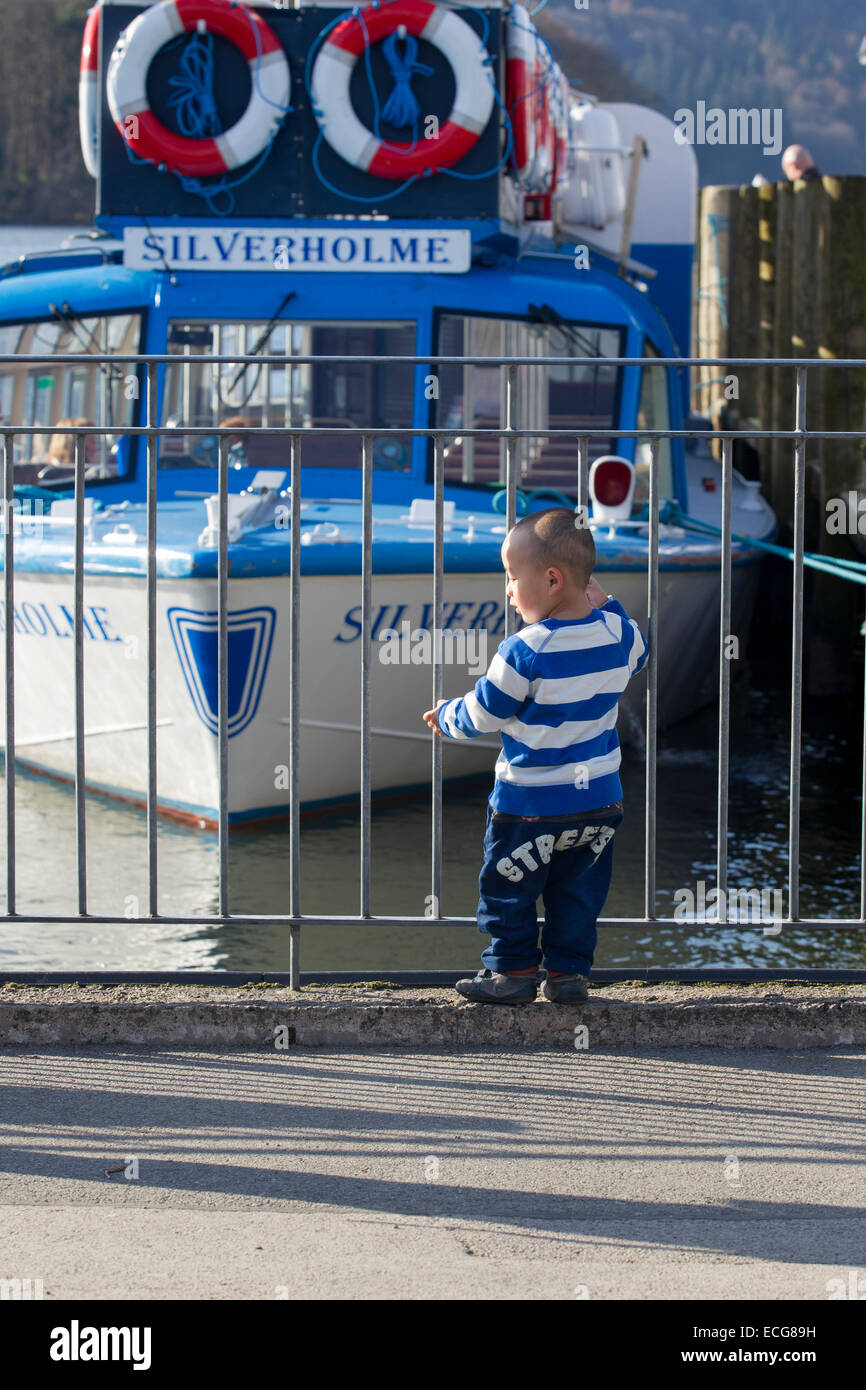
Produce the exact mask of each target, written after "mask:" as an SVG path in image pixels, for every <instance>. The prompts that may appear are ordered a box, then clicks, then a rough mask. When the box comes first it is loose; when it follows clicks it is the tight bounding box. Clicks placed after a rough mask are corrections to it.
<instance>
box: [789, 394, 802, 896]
mask: <svg viewBox="0 0 866 1390" xmlns="http://www.w3.org/2000/svg"><path fill="white" fill-rule="evenodd" d="M795 413H796V424H795V426H794V428H795V429H796V430H797V432H798V435H799V434H800V432H801V431H805V429H806V368H805V367H798V368H797V385H796V395H795ZM805 510H806V441H805V439H803V438H802V437H799V438H796V439H795V442H794V611H793V618H792V624H791V772H790V789H789V795H790V803H791V804H790V827H789V835H788V919H789V921H791V922H795V921H796V920H797V918H798V917H799V915H800V752H801V742H802V733H803V531H804V517H805Z"/></svg>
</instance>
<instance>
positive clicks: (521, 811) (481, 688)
mask: <svg viewBox="0 0 866 1390" xmlns="http://www.w3.org/2000/svg"><path fill="white" fill-rule="evenodd" d="M648 655H649V648H648V646H647V642H646V639H645V637H644V636H643V633H642V632H641V630H640V628H639V627H638V625H637V623H636V622H635V621H634V619H633V618H630V617H629V616H628V614H627V613H626V611H625V609H624V608H623V606H622V604H621V603H618V602H617V600H616V599H611V600H610V601H609V602H608V603H606V604H605V605H604V607H603V608H596V609H595V610H594V611H593V612H592V613H591V614H589V616H588V617H586V618H546V619H545V620H544V621H543V622H540V623H533V624H532V625H531V626H530V627H526V628H523V629H522V630H521V631H520V632H516V633H515V634H514V635H513V636H512V637H506V639H505V641H504V642H501V643H500V645H499V649H498V651H497V653H496V655H495V656H494V658H493V660H492V661H491V663H490V666H489V668H488V671H487V674H486V675H485V676H482V677H481V679H480V680H479V681H478V683H477V685H476V686H475V689H474V691H471V692H470V693H469V694H468V695H464V696H462V697H461V698H460V699H456V700H449V701H448V702H447V703H446V704H444V705H440V707H439V710H438V713H437V721H438V724H439V728H440V729H441V730H442V732H443V734H445V735H446V736H447V737H448V738H453V739H466V738H478V737H479V736H480V735H481V734H488V733H491V732H493V731H497V732H499V733H500V734H501V736H502V752H501V753H500V755H499V757H498V758H497V760H496V783H495V786H494V789H493V792H492V794H491V797H490V805H491V806H492V807H493V809H494V810H496V811H507V812H508V813H509V814H510V815H517V816H559V815H567V814H569V813H570V812H572V811H590V810H595V809H596V808H597V807H599V806H608V805H610V803H611V802H612V801H619V800H620V799H621V797H622V783H621V782H620V780H619V765H620V760H621V753H620V747H619V739H618V738H617V733H616V715H617V701H618V700H619V697H620V696H621V695H622V692H623V691H624V690H625V688H626V686H627V685H628V682H629V680H630V678H631V677H632V676H633V675H635V674H636V673H637V672H638V671H639V670H640V669H641V667H642V666H643V665H644V663H645V662H646V659H647V656H648Z"/></svg>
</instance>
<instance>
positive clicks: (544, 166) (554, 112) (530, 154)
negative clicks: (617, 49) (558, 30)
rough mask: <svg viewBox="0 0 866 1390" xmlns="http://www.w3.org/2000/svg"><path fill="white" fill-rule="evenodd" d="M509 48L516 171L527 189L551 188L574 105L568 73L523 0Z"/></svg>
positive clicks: (511, 19) (512, 17)
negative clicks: (567, 97) (568, 97)
mask: <svg viewBox="0 0 866 1390" xmlns="http://www.w3.org/2000/svg"><path fill="white" fill-rule="evenodd" d="M505 54H506V62H505V107H506V110H507V111H508V115H509V118H510V120H511V130H512V139H513V152H512V164H513V167H514V173H515V177H516V179H517V182H518V184H519V185H520V187H521V188H522V189H523V190H524V192H527V193H549V192H551V191H552V190H553V189H554V188H555V187H556V183H557V178H558V176H559V175H558V171H559V169H560V168H562V170H563V171H564V169H565V160H566V158H567V142H568V106H567V104H565V102H564V99H563V98H562V95H561V88H562V84H563V83H565V78H564V77H563V75H562V69H561V68H560V67H559V64H558V63H556V62H555V61H554V59H553V58H552V56H551V54H550V52H549V50H548V49H547V48H546V46H545V45H544V44H543V43H542V42H541V40H540V39H539V37H538V34H537V33H536V30H535V26H534V25H533V23H532V20H531V18H530V16H529V14H528V13H527V11H526V10H525V9H524V7H523V6H522V5H512V7H511V9H510V11H509V14H508V27H507V31H506V42H505ZM565 86H566V88H567V83H565ZM560 108H561V109H560Z"/></svg>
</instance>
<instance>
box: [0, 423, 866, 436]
mask: <svg viewBox="0 0 866 1390" xmlns="http://www.w3.org/2000/svg"><path fill="white" fill-rule="evenodd" d="M0 428H2V431H3V433H4V434H14V435H19V434H21V435H46V434H68V435H73V436H76V437H77V436H79V435H81V436H85V435H90V434H92V435H102V434H111V435H118V434H128V435H143V436H147V435H152V434H159V435H163V434H165V435H174V436H177V435H179V434H184V435H193V436H195V435H206V436H207V437H208V438H209V439H217V438H221V439H225V438H228V437H229V436H230V437H231V438H233V439H235V438H237V436H238V435H239V434H242V435H244V436H246V435H249V436H250V437H251V438H254V437H255V436H256V435H279V436H281V437H282V438H284V439H308V438H310V436H312V435H315V436H316V437H317V438H320V437H321V436H322V435H351V436H356V437H358V438H363V436H364V435H370V436H371V437H372V438H374V439H386V438H387V437H388V436H389V435H394V436H399V437H400V438H401V439H405V438H407V437H411V438H413V439H454V438H455V436H459V437H460V438H462V439H467V438H471V439H484V438H489V439H494V438H495V439H505V438H507V439H541V438H544V439H866V430H807V429H802V430H797V429H794V430H748V429H747V430H712V431H710V430H700V429H693V430H653V429H649V428H646V429H642V430H626V429H620V428H619V427H618V426H616V425H607V426H600V427H599V428H597V429H563V430H557V429H548V428H547V427H539V428H538V429H534V430H519V429H513V430H510V429H498V430H497V429H490V428H487V429H475V428H473V427H471V426H468V425H467V426H466V427H465V428H464V427H463V425H450V426H449V427H447V428H446V427H445V426H443V425H436V426H413V425H405V426H399V425H382V426H379V425H376V426H373V425H351V426H350V425H264V426H262V425H233V426H229V427H228V428H225V427H223V426H217V425H214V426H213V428H209V427H208V426H207V425H153V426H150V425H15V424H12V423H11V422H10V423H9V424H6V423H5V422H4V423H3V425H2V426H0Z"/></svg>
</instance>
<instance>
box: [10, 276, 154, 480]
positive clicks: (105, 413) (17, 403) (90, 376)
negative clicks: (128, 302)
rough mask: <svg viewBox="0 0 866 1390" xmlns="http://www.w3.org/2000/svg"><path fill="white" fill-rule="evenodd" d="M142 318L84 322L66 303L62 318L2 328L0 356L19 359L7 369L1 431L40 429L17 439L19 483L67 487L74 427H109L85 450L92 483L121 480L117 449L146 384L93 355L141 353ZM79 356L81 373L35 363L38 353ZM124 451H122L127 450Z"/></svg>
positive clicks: (84, 317)
mask: <svg viewBox="0 0 866 1390" xmlns="http://www.w3.org/2000/svg"><path fill="white" fill-rule="evenodd" d="M140 343H141V315H140V314H108V315H105V316H103V317H98V316H95V315H79V314H76V313H75V312H74V310H72V309H71V308H70V307H69V305H68V304H64V305H63V306H62V308H61V309H60V310H58V313H57V315H56V317H55V318H53V319H49V320H45V321H43V322H37V323H2V324H0V355H8V356H13V355H14V356H17V357H18V358H19V359H20V360H19V361H18V362H15V363H14V364H8V363H7V364H6V365H5V366H0V426H3V427H8V426H16V425H23V426H25V427H26V426H30V427H33V426H41V427H42V430H41V432H40V433H38V434H33V435H16V437H15V481H16V482H20V483H30V482H32V483H51V482H64V481H65V482H68V481H69V480H70V479H71V476H72V464H73V461H74V456H75V440H74V435H73V434H71V433H70V432H69V431H70V430H71V429H72V427H73V426H75V425H102V426H107V427H108V428H109V429H110V431H111V433H110V434H108V435H107V436H102V437H96V436H90V437H88V438H87V440H86V443H85V459H86V463H87V474H86V475H87V477H88V478H89V479H97V478H112V477H116V476H117V474H118V472H119V471H120V470H119V467H118V445H119V442H120V441H121V439H122V438H123V427H124V425H132V424H134V423H135V410H136V402H137V400H138V398H139V394H140V392H139V378H138V376H137V375H136V373H135V372H134V371H132V370H131V369H130V366H129V364H128V363H120V362H118V363H116V364H113V363H107V364H105V365H103V366H100V365H99V364H98V363H96V362H92V363H89V362H87V357H88V355H89V354H92V353H105V354H113V353H121V352H122V353H134V352H138V351H139V350H140ZM49 353H51V354H56V355H57V356H71V355H72V354H80V355H81V358H82V364H81V366H78V365H68V364H64V363H60V362H58V363H56V364H55V363H52V362H50V361H49V362H40V363H29V362H28V360H27V359H28V358H32V357H35V356H36V355H37V354H38V355H40V356H44V355H47V354H49ZM121 452H122V451H121Z"/></svg>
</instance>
